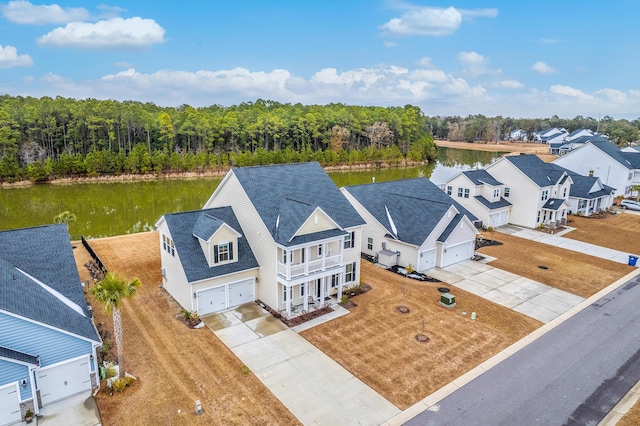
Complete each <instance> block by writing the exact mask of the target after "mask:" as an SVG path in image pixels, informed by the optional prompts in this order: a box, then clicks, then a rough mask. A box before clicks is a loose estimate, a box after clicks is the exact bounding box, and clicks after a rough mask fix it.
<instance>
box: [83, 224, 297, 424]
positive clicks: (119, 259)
mask: <svg viewBox="0 0 640 426" xmlns="http://www.w3.org/2000/svg"><path fill="white" fill-rule="evenodd" d="M90 243H91V246H92V247H93V248H94V250H95V251H96V252H97V253H98V255H99V256H100V258H101V259H102V261H103V262H104V263H105V265H106V266H107V268H108V269H109V270H110V271H114V272H117V273H118V274H120V275H121V276H122V277H126V278H131V277H134V276H137V277H138V278H139V279H140V281H141V282H142V286H141V288H140V290H139V292H138V294H137V295H136V296H135V297H134V298H133V299H132V300H128V301H125V302H124V306H123V308H122V317H123V318H122V319H123V326H124V346H125V354H126V360H127V370H128V371H129V372H130V373H131V374H133V375H134V376H136V377H137V378H138V379H139V380H138V381H137V382H135V384H134V385H133V387H132V388H130V389H127V390H126V391H125V392H124V393H122V394H118V393H115V394H114V395H113V396H111V397H110V396H109V394H108V393H106V392H104V389H105V388H106V387H105V386H103V391H101V392H99V393H98V395H97V396H96V400H97V403H98V409H99V411H100V415H101V417H102V423H103V424H104V425H123V424H129V425H150V424H171V425H210V424H237V425H245V424H268V425H272V424H286V425H289V424H299V422H298V421H297V419H296V418H295V417H294V416H293V415H292V414H291V413H290V412H289V411H288V410H287V409H286V408H285V407H284V406H283V405H282V404H281V403H280V401H279V400H278V399H276V398H275V397H274V396H273V394H272V393H271V392H270V391H269V390H268V389H267V388H265V387H264V386H263V385H262V383H261V382H260V381H259V380H258V379H257V378H256V377H255V376H254V375H253V374H252V373H251V372H250V371H249V370H248V369H247V367H245V366H244V365H242V363H241V362H240V360H238V358H236V356H235V355H234V354H233V353H232V352H231V351H230V350H229V349H227V347H226V346H225V345H224V344H223V343H222V342H220V340H218V338H217V337H215V335H214V334H213V333H212V332H211V331H210V330H209V329H207V328H201V329H195V330H193V329H189V328H187V327H185V326H184V324H183V323H182V322H181V321H180V320H178V319H176V318H175V315H176V314H177V313H178V312H180V310H181V308H180V306H179V305H178V304H177V303H176V302H175V301H174V300H173V299H172V298H171V297H170V296H169V295H168V293H167V292H166V291H165V290H163V289H160V288H159V286H158V284H159V283H160V281H161V276H160V252H159V245H158V234H157V233H156V232H147V233H140V234H133V235H126V236H119V237H112V238H104V239H96V240H91V241H90ZM74 245H76V246H77V248H76V249H75V250H74V254H75V255H76V263H77V265H78V270H79V271H80V272H81V274H82V276H81V278H82V279H83V280H86V279H88V271H87V270H86V268H84V266H83V265H84V264H85V263H86V262H87V261H88V260H89V258H88V257H87V256H88V253H87V252H86V250H85V249H84V247H82V245H78V244H74ZM92 305H93V310H94V314H95V320H96V323H98V322H102V323H104V324H105V326H106V327H109V328H111V327H112V323H111V317H110V316H108V315H106V314H105V313H104V311H103V309H102V306H100V305H98V304H97V303H92ZM197 399H199V400H200V401H201V402H202V407H203V410H204V413H203V415H202V416H196V415H195V414H194V408H195V405H194V404H195V400H197Z"/></svg>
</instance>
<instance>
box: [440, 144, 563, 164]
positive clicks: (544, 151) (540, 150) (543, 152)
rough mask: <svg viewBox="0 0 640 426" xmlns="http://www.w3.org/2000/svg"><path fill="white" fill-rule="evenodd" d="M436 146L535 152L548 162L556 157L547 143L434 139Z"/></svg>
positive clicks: (510, 152)
mask: <svg viewBox="0 0 640 426" xmlns="http://www.w3.org/2000/svg"><path fill="white" fill-rule="evenodd" d="M435 142H436V145H437V146H441V147H444V148H458V149H470V150H472V151H490V152H508V153H509V154H507V155H516V154H519V153H521V152H522V153H524V154H536V155H537V156H538V157H540V159H542V161H546V162H547V163H550V162H551V161H553V160H555V159H556V158H558V156H557V155H551V154H549V145H547V144H541V143H533V142H528V143H527V142H506V141H500V142H498V143H494V142H492V143H479V142H474V143H468V142H452V141H435Z"/></svg>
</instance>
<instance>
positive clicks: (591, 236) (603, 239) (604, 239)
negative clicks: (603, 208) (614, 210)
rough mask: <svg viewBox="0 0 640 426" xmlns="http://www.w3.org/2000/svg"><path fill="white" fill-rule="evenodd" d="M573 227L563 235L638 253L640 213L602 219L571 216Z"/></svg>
mask: <svg viewBox="0 0 640 426" xmlns="http://www.w3.org/2000/svg"><path fill="white" fill-rule="evenodd" d="M570 218H571V219H573V223H570V224H569V225H570V226H572V227H575V228H576V229H575V230H574V231H571V232H569V233H567V234H565V235H564V236H565V237H567V238H572V239H574V240H578V241H584V242H586V243H591V244H596V245H599V246H602V247H608V248H611V249H614V250H620V251H622V252H626V253H629V254H633V253H635V254H640V215H637V214H633V213H620V214H614V215H608V216H605V217H604V218H603V219H590V218H586V217H578V216H571V217H570Z"/></svg>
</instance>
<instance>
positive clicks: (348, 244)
mask: <svg viewBox="0 0 640 426" xmlns="http://www.w3.org/2000/svg"><path fill="white" fill-rule="evenodd" d="M355 239H356V233H355V231H352V232H350V233H349V234H348V235H345V237H344V248H346V249H349V248H353V245H354V243H355Z"/></svg>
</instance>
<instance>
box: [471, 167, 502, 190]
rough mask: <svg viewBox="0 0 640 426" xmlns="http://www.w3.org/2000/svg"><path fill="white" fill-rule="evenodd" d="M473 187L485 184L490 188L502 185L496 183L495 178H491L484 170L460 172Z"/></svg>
mask: <svg viewBox="0 0 640 426" xmlns="http://www.w3.org/2000/svg"><path fill="white" fill-rule="evenodd" d="M462 174H463V175H465V176H466V177H467V178H469V180H470V181H471V182H473V184H474V185H482V184H487V185H490V186H500V185H503V183H502V182H498V181H497V180H496V178H494V177H493V176H491V175H490V174H489V172H487V171H486V170H484V169H479V170H467V171H465V172H462Z"/></svg>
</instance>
